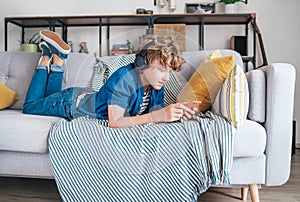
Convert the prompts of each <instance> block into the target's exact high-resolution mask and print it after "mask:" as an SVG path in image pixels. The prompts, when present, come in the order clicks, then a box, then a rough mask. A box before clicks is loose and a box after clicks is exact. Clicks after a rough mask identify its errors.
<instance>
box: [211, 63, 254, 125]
mask: <svg viewBox="0 0 300 202" xmlns="http://www.w3.org/2000/svg"><path fill="white" fill-rule="evenodd" d="M248 109H249V90H248V82H247V79H246V76H245V74H244V72H243V70H242V68H241V67H240V66H239V65H235V67H234V68H233V70H231V72H230V73H229V75H228V77H227V78H226V80H225V81H224V83H223V85H222V86H221V88H220V90H219V92H218V94H217V97H216V99H215V100H214V102H213V104H212V111H213V112H215V113H217V114H220V115H221V116H223V117H225V118H226V119H227V120H228V121H229V122H230V123H231V124H232V125H233V126H235V127H236V128H237V127H240V126H241V125H243V124H244V122H245V120H246V118H247V114H248Z"/></svg>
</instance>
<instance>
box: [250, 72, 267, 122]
mask: <svg viewBox="0 0 300 202" xmlns="http://www.w3.org/2000/svg"><path fill="white" fill-rule="evenodd" d="M246 77H247V80H248V85H249V90H250V94H249V96H250V100H249V113H248V118H249V119H250V120H253V121H257V122H259V123H263V122H265V116H266V115H265V113H266V105H265V103H266V78H265V73H264V72H263V71H262V70H260V69H255V70H252V71H249V72H247V73H246Z"/></svg>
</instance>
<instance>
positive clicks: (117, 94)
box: [95, 64, 164, 119]
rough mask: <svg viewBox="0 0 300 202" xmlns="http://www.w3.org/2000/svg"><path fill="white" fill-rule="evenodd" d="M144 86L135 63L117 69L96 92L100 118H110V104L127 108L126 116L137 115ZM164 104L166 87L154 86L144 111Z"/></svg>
mask: <svg viewBox="0 0 300 202" xmlns="http://www.w3.org/2000/svg"><path fill="white" fill-rule="evenodd" d="M143 96H144V88H143V86H142V82H141V80H140V77H139V73H138V71H136V70H135V69H134V64H129V65H127V66H124V67H121V68H119V69H118V70H116V71H115V72H114V73H113V74H112V75H111V76H110V77H109V79H108V80H107V81H106V83H105V84H104V86H102V88H101V89H100V90H99V91H98V92H97V93H96V94H95V112H96V117H97V118H98V119H108V105H118V106H120V107H121V108H123V109H125V115H124V116H136V115H138V112H139V111H140V108H141V106H142V104H143ZM163 106H164V88H163V87H162V88H161V89H160V90H155V89H153V88H152V92H151V98H150V103H149V105H148V107H147V109H146V110H145V111H144V112H143V114H145V113H149V112H151V111H153V110H157V109H161V108H163Z"/></svg>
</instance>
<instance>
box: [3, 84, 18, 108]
mask: <svg viewBox="0 0 300 202" xmlns="http://www.w3.org/2000/svg"><path fill="white" fill-rule="evenodd" d="M17 100H19V97H18V95H17V93H16V92H15V91H13V90H11V89H9V88H8V87H7V86H5V84H4V83H2V82H0V110H1V109H4V108H6V107H9V106H10V105H12V104H13V103H15V102H16V101H17Z"/></svg>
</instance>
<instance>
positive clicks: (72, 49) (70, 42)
mask: <svg viewBox="0 0 300 202" xmlns="http://www.w3.org/2000/svg"><path fill="white" fill-rule="evenodd" d="M68 45H69V46H70V48H71V53H73V52H74V46H73V41H68Z"/></svg>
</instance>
